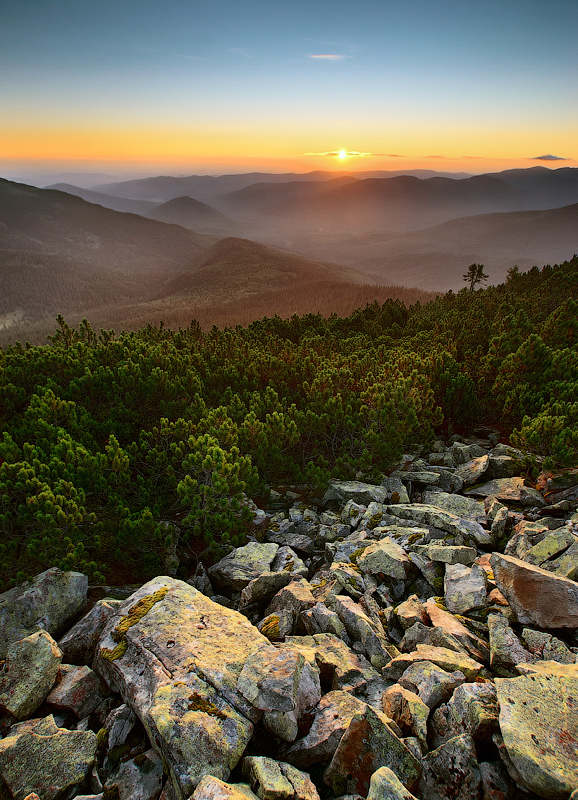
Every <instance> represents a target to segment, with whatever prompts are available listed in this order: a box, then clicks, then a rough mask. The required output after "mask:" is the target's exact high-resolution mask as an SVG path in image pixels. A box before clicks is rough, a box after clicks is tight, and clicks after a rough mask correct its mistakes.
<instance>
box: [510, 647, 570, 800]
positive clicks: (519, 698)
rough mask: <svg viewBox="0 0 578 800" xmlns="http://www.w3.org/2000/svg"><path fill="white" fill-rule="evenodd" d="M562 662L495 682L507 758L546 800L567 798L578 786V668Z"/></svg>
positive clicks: (530, 785) (528, 786)
mask: <svg viewBox="0 0 578 800" xmlns="http://www.w3.org/2000/svg"><path fill="white" fill-rule="evenodd" d="M544 664H546V662H544ZM557 666H558V669H557V670H556V672H554V671H552V672H547V671H545V670H544V671H542V670H540V671H539V672H537V671H536V672H532V673H529V674H527V675H521V676H520V677H517V678H496V682H495V683H496V691H497V695H498V702H499V705H500V729H501V733H502V737H503V740H504V745H505V747H506V750H507V753H508V756H509V758H510V760H511V761H512V763H513V765H514V767H515V769H516V771H517V772H518V774H519V776H520V778H521V779H522V780H523V783H524V785H525V786H526V787H527V788H528V789H530V790H531V791H532V792H535V793H536V794H538V795H540V796H541V797H546V798H566V797H568V795H569V794H570V793H571V792H572V791H573V790H574V789H575V788H576V785H577V784H578V746H577V745H578V666H576V665H575V666H570V665H557ZM546 709H547V713H545V710H546Z"/></svg>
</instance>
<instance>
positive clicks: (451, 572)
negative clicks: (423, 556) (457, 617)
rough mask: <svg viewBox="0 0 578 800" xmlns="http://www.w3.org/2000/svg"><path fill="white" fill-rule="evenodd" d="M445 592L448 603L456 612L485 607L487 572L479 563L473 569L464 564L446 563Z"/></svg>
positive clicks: (462, 612)
mask: <svg viewBox="0 0 578 800" xmlns="http://www.w3.org/2000/svg"><path fill="white" fill-rule="evenodd" d="M444 594H445V600H446V605H447V607H448V609H449V611H451V612H452V613H454V614H467V612H468V611H472V610H473V609H475V608H483V607H484V606H485V605H486V598H487V579H486V573H485V572H484V570H483V569H482V568H481V567H479V566H478V565H477V564H474V566H473V567H471V569H470V568H469V567H466V566H464V565H463V564H446V574H445V580H444Z"/></svg>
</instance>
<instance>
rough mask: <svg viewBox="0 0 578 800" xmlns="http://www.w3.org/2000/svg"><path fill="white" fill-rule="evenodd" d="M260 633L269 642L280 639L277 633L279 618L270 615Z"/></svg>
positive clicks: (275, 615)
mask: <svg viewBox="0 0 578 800" xmlns="http://www.w3.org/2000/svg"><path fill="white" fill-rule="evenodd" d="M261 633H262V634H263V636H266V637H267V639H269V641H270V642H275V641H277V640H278V639H279V638H280V633H279V617H278V616H277V614H271V616H270V617H269V618H268V619H267V620H266V622H265V623H264V624H263V627H262V628H261Z"/></svg>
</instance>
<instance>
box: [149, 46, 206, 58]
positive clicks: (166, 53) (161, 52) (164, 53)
mask: <svg viewBox="0 0 578 800" xmlns="http://www.w3.org/2000/svg"><path fill="white" fill-rule="evenodd" d="M136 52H140V53H153V54H154V55H159V56H170V57H171V58H182V59H184V60H185V61H206V60H207V59H206V58H205V57H204V56H191V55H188V54H187V53H174V52H172V51H171V50H158V49H154V48H151V47H148V48H141V49H139V50H137V51H136Z"/></svg>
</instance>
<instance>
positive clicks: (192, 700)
mask: <svg viewBox="0 0 578 800" xmlns="http://www.w3.org/2000/svg"><path fill="white" fill-rule="evenodd" d="M189 711H200V712H201V713H203V714H210V716H211V717H217V719H227V715H226V714H225V712H224V711H221V710H220V709H218V708H217V706H216V705H215V704H214V703H211V701H210V700H207V698H206V697H202V695H200V694H192V695H191V696H190V697H189Z"/></svg>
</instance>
